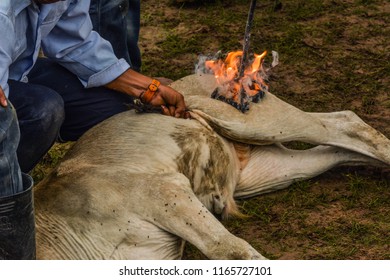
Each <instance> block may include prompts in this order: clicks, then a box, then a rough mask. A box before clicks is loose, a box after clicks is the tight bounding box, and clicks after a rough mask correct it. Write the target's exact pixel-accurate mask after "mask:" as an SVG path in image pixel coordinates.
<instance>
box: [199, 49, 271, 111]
mask: <svg viewBox="0 0 390 280" xmlns="http://www.w3.org/2000/svg"><path fill="white" fill-rule="evenodd" d="M242 53H243V52H242V51H236V52H230V53H228V55H227V56H226V58H225V59H224V60H222V59H218V60H206V61H205V62H204V66H205V68H206V72H211V73H213V74H214V76H215V78H216V80H217V83H218V85H219V87H218V90H217V91H218V92H214V93H213V95H214V96H212V97H213V98H217V99H223V100H224V101H226V102H228V103H235V104H232V105H234V106H235V107H238V106H239V107H240V109H241V110H242V106H243V105H244V103H245V104H247V103H248V102H250V101H254V102H258V101H259V99H260V98H261V97H262V95H264V92H263V91H266V90H267V89H268V85H267V84H266V83H265V82H264V77H265V73H264V70H263V67H262V66H263V61H264V58H265V56H266V55H267V51H264V52H263V53H262V54H260V55H258V54H255V55H254V57H253V59H252V62H251V63H250V64H249V65H248V66H247V67H246V68H245V69H241V68H240V67H241V61H242ZM259 94H260V95H261V96H260V97H259V98H257V96H258V95H259ZM254 98H255V99H256V100H254ZM245 110H246V109H245Z"/></svg>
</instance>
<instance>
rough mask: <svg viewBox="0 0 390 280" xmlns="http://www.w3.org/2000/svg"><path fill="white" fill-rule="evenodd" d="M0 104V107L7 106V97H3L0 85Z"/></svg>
mask: <svg viewBox="0 0 390 280" xmlns="http://www.w3.org/2000/svg"><path fill="white" fill-rule="evenodd" d="M0 105H1V106H2V107H7V105H8V103H7V98H5V93H4V91H3V89H2V88H1V87H0Z"/></svg>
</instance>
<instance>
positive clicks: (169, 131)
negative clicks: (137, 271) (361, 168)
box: [35, 75, 390, 259]
mask: <svg viewBox="0 0 390 280" xmlns="http://www.w3.org/2000/svg"><path fill="white" fill-rule="evenodd" d="M172 86H173V87H174V88H176V89H177V90H178V91H180V92H182V93H183V94H184V95H185V97H186V102H187V105H188V106H189V109H190V110H191V116H192V119H187V120H185V119H176V118H172V117H166V116H163V115H159V114H138V113H135V112H134V111H128V112H124V113H122V114H118V115H116V116H114V117H112V118H110V119H108V120H106V121H104V122H103V123H101V124H99V125H97V126H96V127H94V128H92V129H91V130H90V131H88V132H87V133H86V134H85V135H84V136H83V137H82V138H81V139H80V140H79V141H78V142H77V143H76V144H75V145H74V146H73V148H72V149H71V150H70V151H69V152H68V153H67V155H66V156H65V158H64V159H63V161H62V162H61V163H60V164H59V166H58V167H57V168H56V169H55V170H54V171H53V172H52V173H51V174H50V175H49V176H48V177H47V178H46V179H45V180H43V181H42V182H41V183H40V184H39V185H37V186H36V188H35V207H36V224H37V256H38V258H40V259H178V258H180V257H181V255H182V251H183V245H184V242H185V241H189V242H191V243H192V244H193V245H195V246H196V247H197V248H198V249H199V250H200V251H202V252H203V253H204V254H205V255H206V256H207V257H208V258H212V259H262V258H263V256H262V255H261V254H260V253H258V252H257V251H256V250H255V249H253V248H252V247H251V246H250V245H249V244H248V243H247V242H246V241H244V240H242V239H240V238H238V237H236V236H234V235H232V234H231V233H230V232H228V231H227V230H226V229H225V228H224V226H223V225H222V224H221V223H220V222H219V220H218V219H217V218H216V217H215V215H221V216H223V217H227V216H228V215H229V214H235V213H237V209H236V205H235V202H234V197H239V198H243V197H250V196H255V195H258V194H261V193H264V192H270V191H274V190H277V189H281V188H285V187H287V186H288V185H290V184H291V183H292V182H294V181H296V180H299V179H305V178H310V177H313V176H316V175H318V174H320V173H322V172H324V171H326V170H328V169H330V168H332V167H334V166H337V165H344V164H349V165H357V164H370V165H378V166H386V165H389V164H390V148H389V147H390V141H389V140H388V139H387V138H386V137H385V136H383V135H381V134H380V133H379V132H377V131H376V130H374V129H373V128H371V127H370V126H368V125H367V124H365V123H364V122H363V121H362V120H361V119H359V118H358V117H357V116H356V115H355V114H353V113H352V112H337V113H328V114H326V113H318V114H316V113H305V112H303V111H300V110H299V109H297V108H295V107H293V106H291V105H289V104H286V103H284V102H283V101H281V100H279V99H278V98H276V97H275V96H274V95H272V94H271V93H266V95H265V97H264V99H263V100H262V101H261V102H260V103H258V104H251V108H250V110H249V111H248V112H246V113H245V114H243V113H241V112H239V111H237V110H236V109H235V108H233V107H231V106H230V105H228V104H225V103H222V102H220V101H217V100H213V99H210V98H209V96H210V93H211V92H212V91H213V90H214V89H215V86H216V85H215V81H214V78H213V77H212V76H207V75H203V76H200V75H191V76H188V77H186V78H184V79H182V80H179V81H176V82H175V83H174V84H173V85H172ZM287 141H303V142H308V143H312V144H316V145H317V146H316V147H315V148H312V149H308V150H303V151H296V150H290V149H287V148H285V147H284V146H283V144H282V143H283V142H287ZM214 214H215V215H214ZM265 255H266V253H265Z"/></svg>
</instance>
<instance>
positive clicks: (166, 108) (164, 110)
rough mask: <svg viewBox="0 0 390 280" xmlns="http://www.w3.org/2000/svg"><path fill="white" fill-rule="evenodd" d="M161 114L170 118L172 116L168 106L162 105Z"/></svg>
mask: <svg viewBox="0 0 390 280" xmlns="http://www.w3.org/2000/svg"><path fill="white" fill-rule="evenodd" d="M161 111H162V112H161V113H162V114H163V115H165V116H170V115H171V114H170V113H169V109H168V107H167V106H165V105H161Z"/></svg>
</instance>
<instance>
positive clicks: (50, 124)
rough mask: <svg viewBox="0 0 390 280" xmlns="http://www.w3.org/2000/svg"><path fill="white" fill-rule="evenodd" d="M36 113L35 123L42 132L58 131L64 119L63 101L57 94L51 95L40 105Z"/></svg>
mask: <svg viewBox="0 0 390 280" xmlns="http://www.w3.org/2000/svg"><path fill="white" fill-rule="evenodd" d="M40 105H41V106H40V108H39V109H38V110H37V111H36V116H35V117H36V121H37V123H39V125H40V126H42V130H44V131H48V130H52V129H53V130H56V131H58V130H59V128H60V127H61V125H62V123H63V122H64V119H65V110H64V101H63V100H62V98H61V96H59V95H58V94H55V95H51V96H50V98H46V99H45V100H44V102H43V103H41V104H40Z"/></svg>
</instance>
